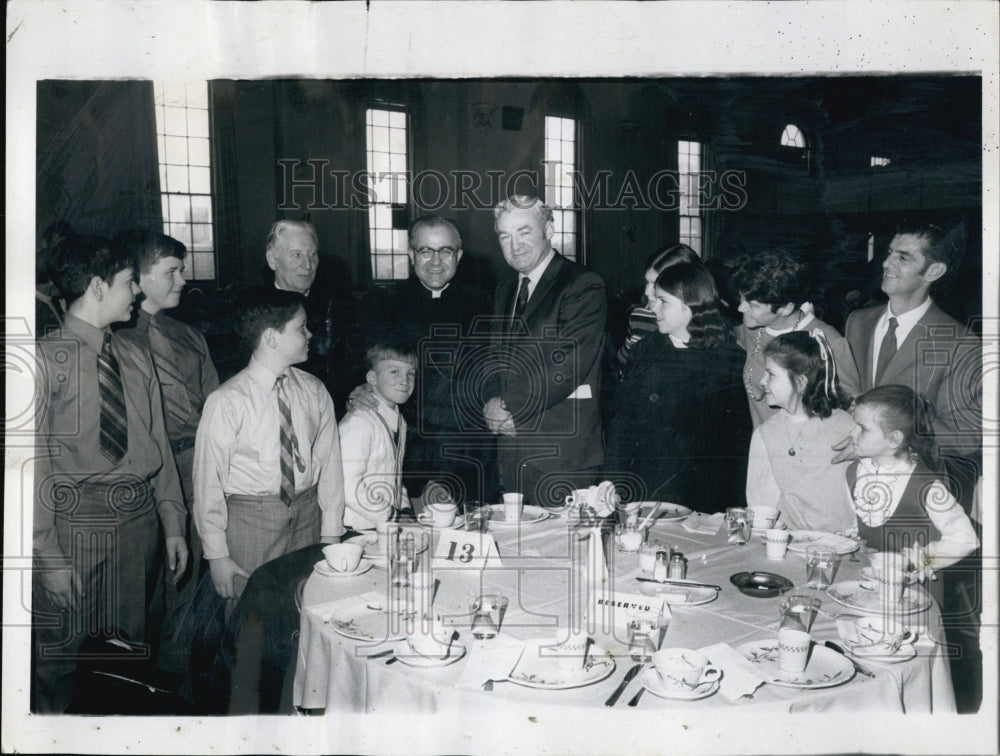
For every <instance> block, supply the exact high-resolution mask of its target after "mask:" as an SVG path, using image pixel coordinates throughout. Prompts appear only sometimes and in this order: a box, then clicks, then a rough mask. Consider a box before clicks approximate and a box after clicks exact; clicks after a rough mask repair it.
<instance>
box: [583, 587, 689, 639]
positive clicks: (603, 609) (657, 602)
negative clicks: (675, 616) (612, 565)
mask: <svg viewBox="0 0 1000 756" xmlns="http://www.w3.org/2000/svg"><path fill="white" fill-rule="evenodd" d="M589 614H590V619H592V620H593V621H594V622H596V623H598V625H600V626H602V627H605V628H608V629H610V628H612V627H617V628H620V629H622V630H625V629H627V628H628V623H629V622H631V621H632V620H640V619H641V620H645V621H647V622H649V623H652V624H656V625H661V624H662V620H663V619H664V614H666V617H667V618H669V616H670V608H669V607H668V605H667V602H666V601H664V600H663V599H662V598H658V597H655V596H646V595H643V594H641V593H625V592H622V591H614V590H608V591H594V593H593V594H592V595H591V597H590V612H589Z"/></svg>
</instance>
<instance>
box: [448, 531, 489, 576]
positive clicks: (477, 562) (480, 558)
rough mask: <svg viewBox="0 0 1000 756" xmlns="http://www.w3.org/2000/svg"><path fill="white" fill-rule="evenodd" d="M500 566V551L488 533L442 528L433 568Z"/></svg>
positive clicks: (460, 568)
mask: <svg viewBox="0 0 1000 756" xmlns="http://www.w3.org/2000/svg"><path fill="white" fill-rule="evenodd" d="M487 563H488V564H489V566H490V567H500V566H502V565H501V562H500V552H499V550H498V549H497V544H496V541H494V540H493V536H491V535H490V534H489V533H470V532H467V531H464V530H442V531H441V536H440V538H439V539H438V545H437V549H436V550H435V551H434V560H433V561H432V563H431V565H432V567H433V568H434V569H435V570H481V569H483V568H484V567H486V566H487Z"/></svg>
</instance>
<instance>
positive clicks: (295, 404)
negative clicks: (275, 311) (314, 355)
mask: <svg viewBox="0 0 1000 756" xmlns="http://www.w3.org/2000/svg"><path fill="white" fill-rule="evenodd" d="M283 375H285V376H287V378H286V380H285V392H286V395H287V397H288V404H289V408H290V410H291V413H292V428H293V430H294V432H295V437H296V440H297V441H298V447H299V453H300V454H301V456H302V461H303V463H304V467H305V469H304V470H299V469H298V466H297V465H296V466H295V467H294V470H295V491H296V493H299V492H302V491H305V490H308V489H309V488H311V487H312V486H314V485H315V486H318V490H317V497H318V499H319V507H320V510H321V513H322V515H321V516H322V525H321V531H320V532H321V535H322V537H324V538H327V537H334V536H341V535H343V533H344V477H343V469H342V467H341V460H340V435H339V434H338V432H337V420H336V416H335V415H334V411H333V401H332V400H331V399H330V394H329V392H328V391H327V390H326V387H325V386H324V385H323V382H322V381H320V380H319V379H318V378H316V377H314V376H312V375H309V374H308V373H305V372H303V371H302V370H299V369H297V368H294V367H290V368H288V369H287V370H285V371H284V372H283ZM277 378H278V374H277V373H275V372H274V371H272V370H271V369H269V368H267V367H266V366H264V365H263V364H262V363H260V362H258V361H257V360H256V359H254V358H251V359H250V364H249V365H247V367H246V368H244V369H243V370H242V371H240V372H239V373H237V374H236V375H235V376H233V377H232V378H230V379H229V380H228V381H226V382H225V383H224V384H222V386H220V387H219V388H218V389H217V390H216V391H214V392H212V393H211V394H209V396H208V399H206V400H205V408H204V410H203V411H202V418H201V423H200V424H199V425H198V435H197V437H196V440H195V459H194V491H195V494H194V497H195V498H194V521H195V525H196V527H197V528H198V534H199V535H200V536H201V539H202V541H203V543H204V546H205V557H206V558H207V559H217V558H219V557H225V556H228V555H229V547H228V546H227V545H226V526H227V522H228V508H227V507H226V494H241V495H244V496H277V495H278V492H279V490H280V488H281V464H280V458H281V449H280V447H281V441H280V436H281V418H280V415H279V412H278V400H277V393H276V391H275V386H274V384H275V381H276V380H277Z"/></svg>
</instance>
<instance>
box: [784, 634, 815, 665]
mask: <svg viewBox="0 0 1000 756" xmlns="http://www.w3.org/2000/svg"><path fill="white" fill-rule="evenodd" d="M811 645H812V641H811V640H810V639H809V633H807V632H805V631H804V630H796V629H794V628H791V627H783V628H781V629H780V630H779V631H778V666H779V667H781V669H782V670H784V671H785V672H802V671H803V670H805V668H806V664H807V663H808V662H809V648H810V646H811Z"/></svg>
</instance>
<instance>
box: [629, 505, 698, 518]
mask: <svg viewBox="0 0 1000 756" xmlns="http://www.w3.org/2000/svg"><path fill="white" fill-rule="evenodd" d="M657 505H659V507H660V510H659V512H657V514H656V517H655V518H654V520H653V521H654V522H656V521H657V520H664V521H668V522H671V521H672V522H680V521H681V520H683V519H684V518H685V517H687V516H688V515H690V514H691V510H690V509H688V508H687V507H685V506H682V505H680V504H671V503H670V502H667V501H640V502H639V509H640V518H641V517H645V516H646V515H648V514H649V512H650V510H652V508H653V507H655V506H657Z"/></svg>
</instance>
